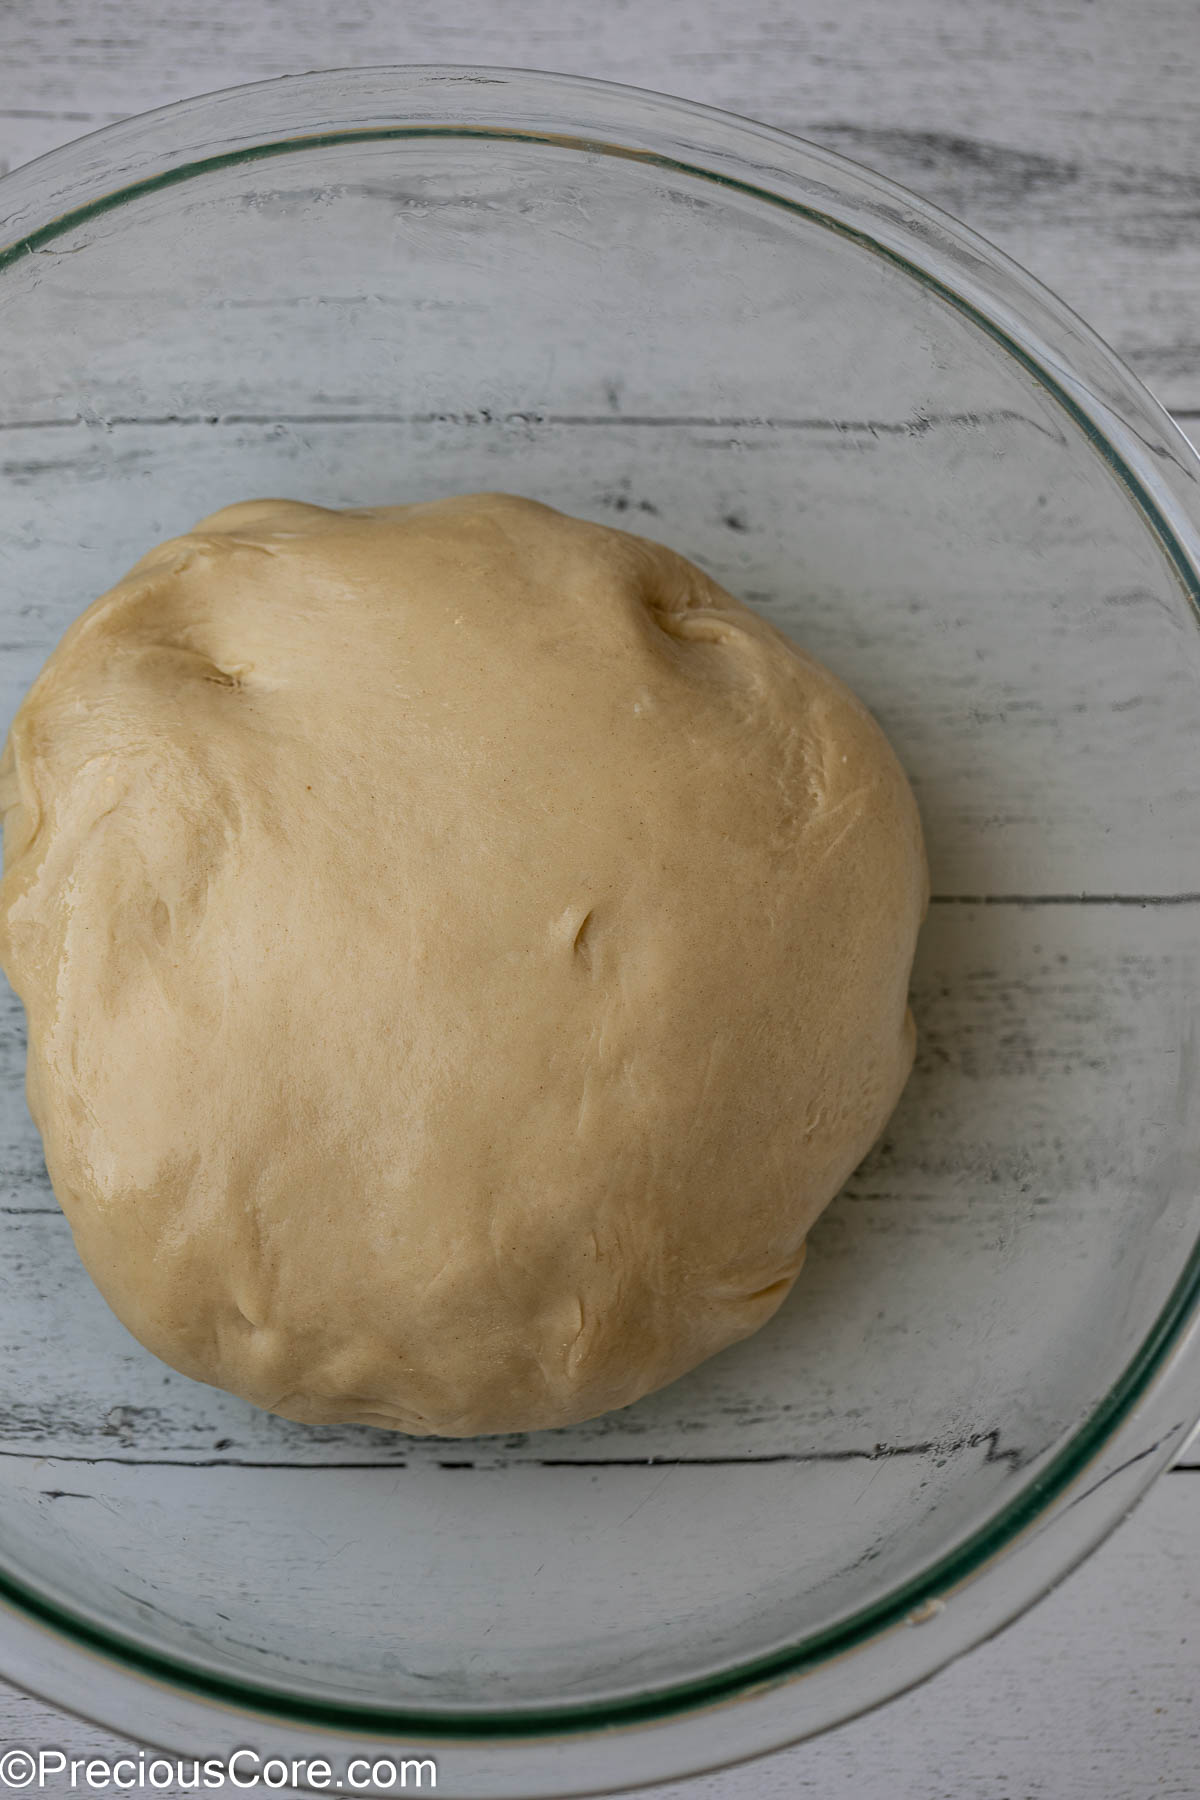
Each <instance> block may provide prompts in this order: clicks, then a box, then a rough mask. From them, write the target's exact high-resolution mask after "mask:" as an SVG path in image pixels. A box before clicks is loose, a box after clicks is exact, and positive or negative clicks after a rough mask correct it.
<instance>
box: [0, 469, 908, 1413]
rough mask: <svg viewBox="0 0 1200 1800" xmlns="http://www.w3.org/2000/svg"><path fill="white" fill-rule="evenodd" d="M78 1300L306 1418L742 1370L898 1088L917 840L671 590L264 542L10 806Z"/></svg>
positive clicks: (306, 530) (767, 658)
mask: <svg viewBox="0 0 1200 1800" xmlns="http://www.w3.org/2000/svg"><path fill="white" fill-rule="evenodd" d="M0 802H2V804H3V807H4V859H5V873H4V879H3V883H2V884H0V951H2V956H0V960H2V961H3V966H4V968H5V970H6V972H7V973H8V975H9V977H10V979H11V980H12V982H13V985H14V986H15V988H16V989H17V992H18V993H19V995H20V996H21V999H22V1000H23V1001H24V1003H25V1007H26V1011H27V1013H28V1019H29V1045H30V1047H29V1063H28V1093H29V1104H30V1108H31V1110H32V1113H33V1116H34V1118H35V1120H36V1122H37V1124H38V1126H39V1128H40V1130H41V1133H42V1137H43V1139H44V1142H45V1148H46V1160H47V1164H48V1166H49V1170H50V1175H51V1179H52V1180H53V1183H54V1188H55V1191H56V1193H57V1194H58V1197H59V1199H60V1201H61V1203H62V1206H63V1209H64V1211H65V1212H66V1214H67V1217H68V1218H69V1220H70V1223H71V1227H72V1229H73V1231H74V1234H75V1240H76V1243H77V1245H78V1247H79V1251H80V1254H81V1256H82V1257H83V1260H84V1262H85V1263H86V1265H87V1267H88V1269H89V1270H90V1271H91V1273H92V1275H93V1276H94V1278H95V1280H96V1282H97V1283H98V1285H99V1286H100V1288H101V1290H102V1291H103V1293H104V1294H105V1295H106V1296H107V1298H108V1300H109V1302H110V1304H111V1305H112V1306H113V1307H114V1309H115V1310H116V1312H117V1313H118V1314H119V1316H120V1317H121V1318H122V1319H123V1320H124V1322H125V1324H126V1325H127V1326H128V1327H129V1329H130V1330H131V1331H133V1332H134V1333H135V1334H136V1335H137V1337H139V1338H140V1339H141V1341H142V1342H143V1343H144V1344H146V1345H148V1346H149V1348H150V1349H151V1350H153V1351H154V1352H155V1353H156V1354H157V1355H158V1356H160V1357H162V1358H163V1359H164V1360H165V1361H167V1362H168V1363H170V1364H172V1365H173V1366H174V1367H175V1368H177V1369H181V1370H183V1371H184V1373H185V1374H187V1375H191V1376H195V1377H196V1378H197V1379H199V1380H201V1381H208V1382H213V1383H215V1384H217V1385H218V1386H220V1387H224V1388H229V1389H231V1390H232V1391H233V1392H234V1393H236V1394H241V1395H244V1396H245V1398H246V1399H248V1400H251V1401H253V1402H254V1403H255V1404H256V1405H258V1406H261V1407H266V1408H268V1409H269V1410H270V1411H273V1412H278V1413H283V1414H284V1415H286V1416H287V1417H289V1418H293V1419H301V1420H309V1421H325V1420H335V1419H351V1420H358V1421H362V1422H364V1423H367V1424H372V1425H386V1426H391V1427H395V1428H396V1429H399V1430H402V1431H407V1432H417V1433H428V1432H432V1433H439V1434H443V1435H447V1436H462V1435H467V1434H472V1433H476V1432H495V1431H515V1430H526V1429H531V1428H535V1427H541V1426H551V1425H563V1424H567V1423H569V1422H571V1421H574V1420H579V1419H585V1418H588V1417H590V1416H591V1415H593V1414H596V1413H600V1412H603V1411H605V1410H606V1409H608V1408H610V1407H616V1406H624V1405H626V1404H628V1403H629V1402H630V1401H632V1400H636V1399H637V1398H638V1397H639V1395H642V1394H645V1393H646V1392H647V1391H648V1390H650V1389H652V1388H656V1387H659V1386H660V1385H661V1384H663V1383H664V1382H668V1381H671V1380H672V1379H673V1378H674V1377H676V1376H678V1375H681V1374H682V1373H683V1372H684V1371H685V1370H686V1369H689V1368H691V1367H692V1366H693V1364H695V1363H698V1362H699V1361H700V1360H701V1359H702V1358H704V1357H706V1356H710V1355H712V1353H713V1352H714V1351H716V1350H720V1349H721V1348H722V1347H723V1346H724V1345H726V1344H730V1343H732V1342H733V1341H734V1340H735V1339H738V1338H742V1337H745V1336H746V1335H747V1334H748V1333H750V1332H752V1331H754V1330H755V1329H756V1328H757V1327H758V1326H760V1325H761V1324H763V1322H764V1321H765V1320H766V1319H768V1318H769V1317H770V1316H771V1314H772V1313H773V1312H774V1311H775V1309H776V1307H777V1306H778V1305H779V1303H780V1301H781V1300H782V1299H783V1298H784V1296H785V1295H786V1294H787V1292H788V1290H789V1288H790V1287H791V1285H792V1283H793V1281H794V1280H795V1278H796V1274H797V1271H798V1270H799V1268H800V1264H801V1261H802V1260H803V1256H804V1240H805V1234H806V1233H807V1231H808V1229H809V1227H810V1226H811V1225H812V1223H813V1221H814V1219H815V1218H816V1217H817V1214H818V1213H819V1212H820V1211H821V1209H822V1207H823V1206H824V1205H825V1204H826V1202H827V1201H828V1200H829V1199H830V1198H831V1197H832V1196H833V1195H834V1194H835V1193H836V1192H837V1190H838V1188H839V1187H840V1186H841V1185H842V1183H843V1182H844V1181H845V1179H846V1177H847V1176H848V1175H849V1173H850V1172H851V1170H852V1169H853V1168H854V1166H855V1164H856V1163H857V1162H858V1161H859V1160H860V1158H861V1157H862V1156H863V1154H864V1153H865V1152H866V1150H867V1149H868V1148H869V1146H870V1145H871V1143H872V1141H873V1140H874V1138H875V1137H876V1136H877V1135H878V1133H879V1131H880V1130H881V1128H882V1126H883V1124H884V1122H885V1121H886V1119H887V1117H888V1115H889V1113H890V1112H891V1110H892V1108H893V1106H894V1104H895V1102H896V1098H897V1096H898V1094H899V1092H900V1089H901V1088H902V1086H903V1084H904V1081H905V1078H906V1077H907V1075H908V1071H909V1066H910V1064H911V1061H912V1055H913V1028H912V1022H911V1020H910V1018H909V1016H908V1013H907V1008H906V990H907V984H908V977H909V969H910V965H911V962H912V955H913V946H914V942H915V939H916V935H917V928H918V925H919V922H920V919H921V916H922V913H923V910H924V907H925V901H926V874H925V862H924V855H923V851H922V844H921V833H920V826H919V823H918V818H917V811H916V807H915V805H914V802H913V798H912V795H911V793H910V791H909V788H908V785H907V783H906V782H905V779H904V776H903V775H902V773H901V771H900V768H899V766H898V765H897V763H896V760H895V758H894V756H893V755H892V753H891V751H890V749H889V748H888V745H887V743H886V742H885V740H884V737H883V735H882V733H881V732H880V730H879V729H878V727H877V726H876V725H875V724H874V722H873V721H872V719H871V718H870V716H869V714H868V713H867V712H866V711H865V710H864V708H863V707H862V706H861V705H860V704H859V702H858V701H857V700H856V699H855V698H854V697H853V696H852V695H851V694H850V693H848V692H847V690H846V689H845V688H844V687H842V686H841V685H840V683H838V682H837V681H836V680H835V679H834V678H833V676H831V675H830V674H829V673H828V672H827V671H826V670H825V669H823V668H822V667H821V666H820V665H819V664H818V663H816V662H815V661H813V659H812V658H811V657H809V656H807V655H805V654H804V653H803V652H801V651H800V650H797V649H796V648H795V647H794V646H793V645H791V644H790V643H789V642H788V641H787V640H785V639H784V638H783V637H782V636H780V634H779V633H778V632H777V631H775V630H774V628H773V627H772V626H771V625H769V624H767V623H766V622H765V620H763V619H762V618H760V617H758V616H757V615H756V614H754V613H752V612H750V611H748V610H747V609H746V608H745V607H744V606H742V605H740V604H739V602H738V601H736V600H734V599H732V598H731V597H730V595H728V594H727V593H725V592H724V591H723V590H722V589H721V588H719V587H717V586H716V585H715V583H713V582H712V581H710V580H709V579H708V578H707V577H706V576H704V575H703V574H701V573H700V571H699V570H697V569H695V568H693V567H692V566H691V564H689V563H687V562H685V561H684V560H683V559H682V558H681V557H679V556H677V555H674V554H673V553H672V552H670V551H668V550H665V549H662V548H661V547H660V546H658V545H657V544H652V543H649V542H647V541H645V540H644V539H640V538H635V537H630V536H628V535H626V534H625V533H623V532H619V531H612V530H608V529H606V528H604V527H601V526H597V525H590V524H584V523H582V522H580V521H578V520H575V519H570V518H567V517H565V516H563V515H562V514H560V513H557V512H553V511H551V510H550V509H549V508H548V507H544V506H539V505H536V504H534V503H533V502H530V501H526V500H517V499H512V498H509V497H506V496H504V495H499V494H484V495H476V496H472V497H470V498H468V499H456V500H447V501H441V502H438V503H436V504H433V505H422V506H402V507H381V508H378V509H373V510H364V511H356V512H329V511H326V510H324V509H322V508H320V507H315V506H303V505H299V504H295V503H292V502H287V501H281V500H263V501H254V502H250V503H247V504H245V505H240V506H231V507H228V508H226V510H225V511H223V512H219V513H216V514H214V515H213V517H212V518H209V519H206V520H204V521H203V522H202V523H201V524H200V525H198V526H197V527H196V529H195V531H193V532H191V533H189V534H188V535H187V536H186V537H181V538H176V539H174V540H172V541H171V542H169V543H166V544H163V545H161V546H160V547H159V548H158V549H156V550H153V551H151V552H150V554H149V555H148V556H146V557H144V558H143V559H142V561H141V562H140V563H138V565H137V566H136V568H135V569H134V570H133V571H132V572H131V573H130V574H129V575H128V576H127V577H126V578H125V580H123V581H122V582H120V583H119V584H118V586H117V587H115V588H114V589H113V590H112V591H111V592H110V593H109V594H107V595H105V596H104V597H103V598H102V599H100V600H98V601H96V603H95V604H94V605H93V606H92V607H91V608H89V610H88V611H87V612H86V613H85V614H84V615H83V617H82V618H81V619H79V620H78V622H77V623H76V624H75V625H74V626H72V628H71V629H70V630H69V631H68V632H67V634H66V636H65V637H64V639H63V641H62V643H61V644H60V645H59V647H58V649H57V650H56V651H55V652H54V654H53V656H52V657H51V658H50V660H49V662H48V663H47V665H46V667H45V669H44V670H43V672H42V674H41V675H40V676H39V678H38V680H37V682H36V683H35V684H34V686H33V688H32V689H31V691H30V693H29V695H28V697H27V698H26V700H25V702H24V704H23V706H22V707H21V710H20V712H19V714H18V716H17V719H16V722H15V723H14V725H13V728H12V732H11V735H10V738H9V742H8V747H7V750H6V752H5V757H4V761H3V764H2V765H0Z"/></svg>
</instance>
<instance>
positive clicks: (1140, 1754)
mask: <svg viewBox="0 0 1200 1800" xmlns="http://www.w3.org/2000/svg"><path fill="white" fill-rule="evenodd" d="M1198 1480H1200V1477H1197V1476H1195V1475H1188V1474H1183V1473H1177V1474H1174V1475H1170V1476H1166V1477H1164V1478H1163V1479H1162V1480H1161V1481H1160V1482H1159V1483H1158V1484H1157V1486H1156V1487H1155V1488H1153V1489H1152V1490H1151V1493H1150V1494H1149V1496H1148V1497H1147V1498H1146V1500H1145V1501H1143V1503H1142V1505H1141V1506H1140V1507H1139V1508H1138V1510H1137V1512H1136V1513H1135V1515H1134V1517H1133V1518H1132V1520H1130V1521H1129V1522H1128V1523H1127V1524H1125V1525H1124V1526H1122V1527H1121V1529H1120V1530H1119V1531H1118V1532H1117V1533H1116V1534H1115V1536H1114V1537H1112V1538H1111V1539H1110V1540H1109V1542H1108V1543H1107V1544H1106V1545H1104V1546H1103V1547H1102V1548H1101V1549H1100V1550H1099V1551H1098V1552H1097V1553H1096V1554H1095V1555H1094V1556H1093V1557H1092V1558H1091V1559H1090V1560H1089V1561H1088V1562H1087V1563H1085V1564H1084V1566H1083V1568H1082V1569H1080V1570H1077V1571H1076V1573H1075V1574H1073V1575H1072V1576H1070V1577H1069V1578H1068V1579H1067V1581H1066V1582H1064V1583H1063V1585H1062V1586H1061V1587H1060V1588H1059V1589H1058V1590H1057V1591H1056V1592H1055V1593H1053V1594H1051V1595H1050V1596H1049V1597H1048V1598H1047V1599H1045V1600H1044V1601H1042V1602H1041V1604H1040V1605H1039V1606H1037V1607H1036V1608H1035V1609H1034V1610H1033V1611H1032V1612H1031V1613H1029V1614H1027V1615H1026V1616H1025V1617H1024V1618H1023V1619H1020V1620H1018V1621H1017V1623H1016V1624H1015V1625H1013V1626H1011V1627H1010V1628H1009V1629H1008V1630H1007V1631H1006V1632H1003V1633H1002V1634H1001V1635H1000V1637H998V1638H996V1639H994V1640H993V1642H991V1643H990V1644H986V1645H984V1646H983V1647H982V1648H980V1649H979V1650H977V1651H975V1652H974V1653H973V1654H972V1655H970V1656H968V1657H966V1658H964V1659H963V1660H962V1661H960V1662H959V1663H957V1664H955V1665H954V1666H952V1667H951V1668H950V1669H948V1670H946V1671H944V1672H943V1673H942V1674H941V1675H939V1676H938V1677H936V1679H935V1680H934V1681H932V1682H931V1683H929V1684H928V1685H927V1686H925V1687H923V1688H919V1689H917V1690H916V1691H915V1692H914V1693H912V1694H907V1695H903V1696H902V1697H901V1698H900V1699H898V1700H895V1701H893V1702H892V1703H891V1704H890V1705H888V1706H886V1707H883V1708H881V1709H880V1710H879V1711H877V1712H875V1713H872V1714H869V1715H868V1716H867V1717H866V1718H864V1719H861V1720H858V1721H855V1722H854V1723H852V1724H850V1725H846V1726H843V1727H842V1728H841V1729H840V1730H838V1731H835V1732H832V1733H830V1734H828V1735H827V1736H825V1737H823V1738H819V1739H817V1740H815V1741H814V1742H811V1743H808V1744H802V1745H799V1746H798V1747H797V1748H795V1749H794V1750H789V1751H784V1752H781V1753H779V1754H778V1755H775V1756H772V1757H769V1758H766V1759H765V1760H763V1761H760V1762H757V1763H752V1764H746V1765H743V1766H742V1767H741V1768H736V1769H730V1770H726V1771H724V1772H722V1773H720V1774H716V1775H711V1776H703V1777H700V1778H698V1779H697V1780H695V1781H691V1782H686V1783H671V1784H669V1785H667V1786H660V1787H655V1788H651V1789H647V1790H645V1794H646V1800H794V1797H795V1796H809V1795H811V1796H813V1800H1015V1797H1021V1800H1024V1797H1026V1796H1028V1797H1030V1800H1143V1797H1144V1800H1150V1796H1152V1795H1153V1796H1155V1797H1156V1800H1158V1797H1162V1800H1194V1796H1195V1794H1196V1792H1197V1776H1196V1772H1197V1769H1198V1768H1200V1717H1198V1709H1200V1700H1198V1695H1200V1630H1197V1629H1196V1623H1195V1621H1196V1616H1197V1611H1198V1609H1200V1558H1198V1557H1197V1556H1196V1554H1195V1551H1194V1545H1195V1541H1196V1525H1197V1514H1198V1511H1200V1493H1198V1492H1197V1491H1196V1489H1197V1482H1198ZM17 1745H23V1746H29V1747H33V1748H37V1747H40V1746H43V1745H45V1746H56V1747H58V1748H61V1749H62V1750H64V1751H66V1752H67V1753H68V1755H73V1756H79V1757H86V1756H103V1757H107V1758H110V1759H111V1758H115V1757H116V1756H117V1755H119V1754H121V1753H123V1752H127V1750H128V1745H127V1744H126V1742H125V1740H123V1739H120V1738H117V1737H115V1736H113V1735H112V1734H111V1733H108V1732H105V1731H103V1730H101V1729H100V1728H98V1727H96V1726H93V1725H90V1724H86V1723H84V1722H82V1721H80V1720H76V1719H73V1718H71V1717H69V1716H67V1715H66V1714H64V1713H62V1712H60V1711H59V1710H58V1709H56V1708H53V1707H49V1706H46V1705H43V1704H42V1703H41V1702H38V1701H35V1700H31V1699H29V1698H28V1697H27V1696H26V1695H23V1694H21V1693H18V1692H17V1691H16V1690H15V1689H13V1688H11V1687H8V1686H7V1685H0V1747H3V1746H17ZM235 1747H236V1745H235V1744H234V1743H233V1742H224V1743H222V1742H215V1743H214V1744H213V1746H212V1751H213V1754H214V1755H228V1754H229V1753H230V1752H231V1751H232V1750H233V1749H234V1748H235ZM164 1791H165V1793H166V1795H167V1800H185V1790H184V1789H182V1788H178V1787H173V1788H169V1789H166V1790H164ZM224 1791H225V1792H227V1793H232V1790H231V1789H226V1790H224Z"/></svg>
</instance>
